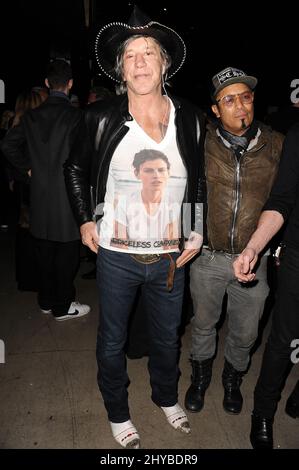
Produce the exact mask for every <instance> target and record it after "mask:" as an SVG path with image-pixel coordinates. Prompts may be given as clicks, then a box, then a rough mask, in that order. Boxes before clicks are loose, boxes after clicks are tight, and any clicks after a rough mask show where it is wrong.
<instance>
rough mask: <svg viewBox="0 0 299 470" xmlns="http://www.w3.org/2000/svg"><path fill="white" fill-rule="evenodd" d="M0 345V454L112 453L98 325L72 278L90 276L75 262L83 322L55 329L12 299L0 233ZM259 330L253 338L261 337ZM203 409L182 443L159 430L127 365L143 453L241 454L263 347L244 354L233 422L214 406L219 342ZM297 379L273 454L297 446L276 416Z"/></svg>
mask: <svg viewBox="0 0 299 470" xmlns="http://www.w3.org/2000/svg"><path fill="white" fill-rule="evenodd" d="M0 242H1V243H0V253H1V268H0V311H1V314H0V339H2V340H3V341H4V343H5V363H4V364H0V385H1V386H0V403H1V407H0V423H1V426H0V448H2V449H17V448H19V449H37V448H44V449H117V448H119V446H118V445H117V444H116V443H115V441H114V440H113V438H112V436H111V434H110V428H109V426H108V421H107V417H106V412H105V409H104V406H103V402H102V398H101V396H100V394H99V392H98V388H97V382H96V372H97V366H96V360H95V340H96V331H97V322H98V318H97V317H98V313H97V292H96V288H95V281H84V280H82V279H81V277H80V274H82V272H86V271H88V270H89V269H90V267H91V266H90V265H89V264H88V263H86V262H82V264H81V267H80V272H79V274H78V276H77V279H76V286H77V291H78V296H77V297H78V300H80V301H81V302H85V303H88V304H90V305H91V312H90V314H89V315H88V316H87V317H84V318H82V319H77V320H71V321H68V322H61V323H58V322H56V321H55V320H54V319H53V318H52V317H51V316H50V315H44V314H42V313H41V312H40V311H39V309H38V307H37V304H36V294H35V293H32V292H20V291H18V290H17V289H16V283H15V280H14V269H13V266H14V250H13V246H14V240H13V234H11V233H10V232H6V233H0ZM268 330H269V324H268V325H267V327H266V329H265V330H264V333H263V339H265V338H266V337H267V335H268ZM225 332H226V323H225V324H224V325H223V327H222V329H221V331H220V340H219V346H218V355H217V358H216V360H215V361H214V368H213V378H212V383H211V385H210V387H209V389H208V391H207V394H206V402H205V407H204V409H203V411H202V412H200V413H199V414H189V419H190V424H191V427H192V433H191V434H190V435H186V436H185V435H182V434H180V433H178V432H176V431H174V430H173V429H172V428H171V427H170V426H169V425H168V424H167V422H166V420H165V418H164V415H162V412H161V411H160V410H159V409H158V408H157V407H156V406H155V405H154V404H153V403H152V402H151V399H150V386H149V378H148V372H147V358H142V359H135V360H128V370H129V376H130V378H131V385H130V387H129V396H130V409H131V414H132V420H133V422H134V423H135V425H136V427H137V428H138V430H139V433H140V435H141V443H142V448H144V449H250V448H251V446H250V443H249V439H248V434H249V429H250V412H251V409H252V398H253V389H254V386H255V383H256V379H257V376H258V372H259V368H260V362H261V357H262V353H263V350H264V340H263V342H262V344H261V345H260V346H259V347H258V349H257V351H256V352H255V354H254V355H253V358H252V364H251V368H250V370H249V372H248V374H247V375H246V377H245V379H244V382H243V385H242V392H243V396H244V407H243V411H242V413H241V414H240V415H239V416H231V415H228V414H226V413H225V412H224V411H223V408H222V398H223V390H222V385H221V372H222V366H223V339H224V336H225ZM189 345H190V326H188V327H187V329H186V332H185V334H184V336H183V338H182V354H181V359H180V369H181V372H182V375H181V378H180V382H179V391H180V402H181V404H183V401H184V394H185V391H186V389H187V388H188V386H189V377H190V366H189V363H188V355H189ZM297 376H298V365H297V366H295V367H293V370H292V371H291V374H290V375H289V377H288V380H287V383H286V386H285V389H284V391H283V395H282V399H281V401H280V403H279V407H278V411H277V414H276V419H275V428H274V432H275V436H274V437H275V447H276V448H282V449H287V448H288V449H296V448H297V449H298V448H299V419H297V420H294V419H292V418H290V417H288V416H287V415H286V414H285V413H284V406H285V401H286V399H287V397H288V395H289V393H290V392H291V390H292V389H293V387H294V385H295V383H296V381H297V378H298V377H297Z"/></svg>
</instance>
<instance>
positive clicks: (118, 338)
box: [97, 248, 185, 423]
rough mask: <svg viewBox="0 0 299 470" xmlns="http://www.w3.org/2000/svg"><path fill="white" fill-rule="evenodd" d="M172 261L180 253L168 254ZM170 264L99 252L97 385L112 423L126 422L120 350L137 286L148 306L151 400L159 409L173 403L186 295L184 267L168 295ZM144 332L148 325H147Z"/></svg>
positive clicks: (123, 361) (123, 365)
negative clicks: (183, 304)
mask: <svg viewBox="0 0 299 470" xmlns="http://www.w3.org/2000/svg"><path fill="white" fill-rule="evenodd" d="M171 256H172V258H173V259H174V260H176V259H177V258H178V256H179V254H178V253H172V254H171ZM168 269H169V260H167V259H160V261H158V262H156V263H153V264H141V263H139V262H138V261H136V260H134V259H133V258H132V257H131V256H130V255H129V254H127V253H119V252H115V251H111V250H105V249H104V248H100V250H99V254H98V258H97V283H98V287H99V300H100V314H99V328H98V337H97V361H98V384H99V388H100V391H101V393H102V396H103V399H104V404H105V407H106V410H107V412H108V418H109V420H110V421H112V422H115V423H121V422H123V421H127V420H128V419H130V413H129V407H128V392H127V387H128V384H129V378H128V374H127V369H126V357H125V353H124V345H125V343H126V339H127V330H128V320H129V315H130V312H131V310H132V306H133V303H134V300H135V297H136V293H137V290H138V287H139V286H140V285H143V292H144V295H145V300H146V302H147V316H148V325H147V328H148V334H149V343H150V344H149V362H148V368H149V373H150V382H151V388H152V400H153V402H154V403H155V404H156V405H158V406H173V405H175V404H176V402H177V383H178V377H179V369H178V351H179V336H178V329H179V326H180V323H181V313H182V302H183V294H184V279H185V276H184V268H180V269H177V270H176V272H175V278H174V287H173V289H172V291H171V292H168V290H167V285H166V281H167V273H168ZM145 328H146V325H145Z"/></svg>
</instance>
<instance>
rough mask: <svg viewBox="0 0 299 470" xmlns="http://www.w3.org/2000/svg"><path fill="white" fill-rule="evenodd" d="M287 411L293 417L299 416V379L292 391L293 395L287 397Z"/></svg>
mask: <svg viewBox="0 0 299 470" xmlns="http://www.w3.org/2000/svg"><path fill="white" fill-rule="evenodd" d="M285 412H286V413H287V414H288V415H289V416H290V417H291V418H294V419H296V418H299V380H298V382H297V384H296V386H295V388H294V390H293V391H292V393H291V395H290V396H289V398H288V399H287V402H286V407H285Z"/></svg>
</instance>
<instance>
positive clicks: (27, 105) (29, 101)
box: [12, 91, 43, 127]
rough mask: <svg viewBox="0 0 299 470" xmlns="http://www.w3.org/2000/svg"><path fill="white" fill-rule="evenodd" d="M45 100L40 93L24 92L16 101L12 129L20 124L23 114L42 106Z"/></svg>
mask: <svg viewBox="0 0 299 470" xmlns="http://www.w3.org/2000/svg"><path fill="white" fill-rule="evenodd" d="M42 102H43V100H42V98H41V96H40V94H39V93H37V92H36V91H24V92H22V93H20V94H19V95H18V97H17V100H16V106H15V117H14V120H13V123H12V127H15V126H17V125H18V124H19V122H20V119H21V117H22V116H23V114H24V113H25V112H26V111H28V110H29V109H34V108H37V107H38V106H39V105H40V104H42Z"/></svg>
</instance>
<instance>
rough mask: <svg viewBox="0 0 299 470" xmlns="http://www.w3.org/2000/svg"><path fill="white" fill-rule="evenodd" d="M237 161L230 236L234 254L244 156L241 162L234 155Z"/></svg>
mask: <svg viewBox="0 0 299 470" xmlns="http://www.w3.org/2000/svg"><path fill="white" fill-rule="evenodd" d="M234 157H235V160H236V164H237V166H236V185H235V190H236V199H235V201H236V202H235V207H234V215H233V222H232V228H231V235H230V244H231V252H232V253H234V252H235V250H234V235H235V227H236V220H237V213H238V209H239V202H240V166H241V159H242V158H243V155H241V157H240V160H238V159H237V157H236V155H234Z"/></svg>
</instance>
